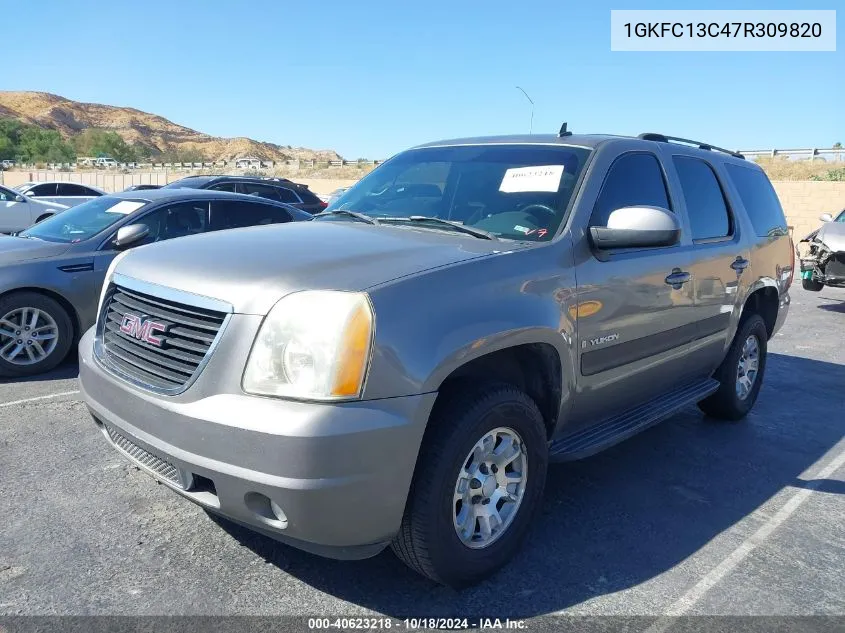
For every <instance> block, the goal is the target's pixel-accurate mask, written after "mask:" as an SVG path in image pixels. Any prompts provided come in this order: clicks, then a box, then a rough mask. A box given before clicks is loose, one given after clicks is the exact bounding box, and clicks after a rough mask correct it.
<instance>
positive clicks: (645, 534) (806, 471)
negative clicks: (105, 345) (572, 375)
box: [0, 280, 845, 630]
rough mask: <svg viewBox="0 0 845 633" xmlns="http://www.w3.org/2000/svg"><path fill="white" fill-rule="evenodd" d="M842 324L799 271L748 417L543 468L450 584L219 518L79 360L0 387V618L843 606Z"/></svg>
mask: <svg viewBox="0 0 845 633" xmlns="http://www.w3.org/2000/svg"><path fill="white" fill-rule="evenodd" d="M796 281H797V280H796ZM843 324H845V291H842V290H831V289H825V290H824V291H823V292H821V293H820V294H814V293H809V292H805V291H803V290H802V289H801V288H800V284H797V287H795V286H793V303H792V309H791V312H790V316H789V319H788V321H787V323H786V326H785V327H784V329H783V330H782V331H781V333H779V334H778V335H777V336H776V337H775V339H774V340H773V341H772V342H771V343H770V347H769V352H770V355H769V361H768V367H767V372H766V376H765V384H764V387H763V391H762V393H761V395H760V399H759V401H758V403H757V406H756V408H755V409H754V411H753V412H752V414H751V415H750V416H749V417H748V419H747V420H745V421H744V422H742V423H739V424H723V423H716V422H713V421H709V420H707V419H705V418H704V417H703V416H702V415H701V414H699V413H698V410H697V409H690V410H688V411H687V412H684V413H683V414H681V415H678V416H676V417H674V418H672V419H671V420H669V421H667V422H665V423H664V424H662V425H660V426H658V427H656V428H653V429H651V430H649V431H647V432H645V433H643V434H641V435H639V436H637V437H635V438H633V439H631V440H629V441H627V442H625V443H623V444H621V445H619V446H617V447H614V448H613V449H611V450H609V451H606V452H605V453H603V454H600V455H598V456H596V457H593V458H591V459H588V460H584V461H582V462H576V463H570V464H565V465H556V466H553V467H552V469H551V473H550V475H549V481H548V485H547V494H546V501H545V507H544V510H543V513H542V516H541V518H540V520H539V521H538V522H537V523H536V525H535V526H534V528H533V531H532V533H531V535H530V539H529V541H528V543H527V544H526V546H525V548H524V549H523V551H522V553H521V555H520V556H519V558H518V559H517V560H516V561H515V562H513V563H512V564H511V565H510V566H509V567H507V568H506V569H505V570H504V571H502V572H500V573H499V574H498V575H496V576H495V577H494V578H492V579H491V580H489V581H487V582H485V583H483V584H481V585H480V586H477V587H474V588H471V589H468V590H465V591H463V592H456V591H453V590H450V589H446V588H442V587H439V586H436V585H433V584H432V583H430V582H428V581H426V580H424V579H422V578H420V577H417V576H416V575H414V574H413V573H411V572H410V571H408V570H407V569H406V568H405V567H404V566H403V565H402V564H401V563H400V562H399V561H398V560H397V559H395V558H394V557H393V556H392V554H390V552H385V553H383V554H381V555H379V556H377V557H376V558H374V559H370V560H367V561H361V562H336V561H330V560H325V559H321V558H317V557H314V556H311V555H308V554H304V553H301V552H298V551H296V550H293V549H290V548H288V547H285V546H282V545H278V544H276V543H275V542H273V541H271V540H269V539H266V538H264V537H261V536H257V535H255V534H252V533H250V532H247V531H245V530H243V529H240V528H236V527H232V526H230V525H227V524H225V523H222V522H220V523H218V522H216V521H215V520H212V519H211V518H209V517H208V516H207V515H206V514H205V513H204V512H203V511H202V510H201V509H200V508H198V507H197V506H195V505H193V504H191V503H190V502H188V501H187V500H185V499H183V498H181V497H179V496H177V495H176V494H174V493H172V492H170V491H169V490H168V489H167V488H166V487H164V486H161V485H156V483H155V482H154V481H153V480H152V479H151V478H150V477H149V476H147V475H146V474H144V473H142V472H140V471H138V470H137V469H136V468H134V467H133V466H131V465H130V464H129V463H128V462H127V461H126V460H125V459H124V458H123V457H121V456H120V455H118V454H117V453H116V452H115V451H114V450H113V449H111V448H110V447H109V446H108V445H107V444H106V442H105V440H104V439H103V437H102V435H101V434H100V432H99V431H97V430H96V428H95V427H94V425H93V423H92V422H91V421H90V419H89V417H88V415H87V413H86V411H85V408H84V405H83V404H82V403H81V402H80V401H79V394H78V393H77V392H76V389H77V386H76V366H75V364H74V363H72V362H69V363H67V364H66V365H65V366H63V367H61V368H59V369H58V370H57V371H54V372H53V373H52V374H51V375H48V376H46V377H43V378H41V379H36V380H28V381H25V382H18V383H4V384H0V614H4V615H16V614H27V615H29V614H75V615H100V614H111V615H118V614H120V615H137V614H183V615H193V614H204V615H235V614H249V615H278V614H295V615H309V616H314V615H318V616H322V615H338V616H353V615H365V614H387V615H391V616H393V617H396V618H405V617H410V616H460V615H483V616H489V617H496V616H498V617H502V618H504V617H511V618H530V617H533V616H539V615H546V614H566V615H595V614H614V615H648V616H664V615H673V614H675V615H677V614H726V615H755V614H765V615H779V614H780V615H812V614H815V615H845V590H843V586H845V584H843V569H845V521H843V517H845V439H843V432H845V424H843V420H845V415H843V411H845V345H843V344H842V338H843ZM38 398H41V399H38ZM21 400H23V401H24V402H18V401H21ZM338 520H342V517H338ZM659 624H660V621H658V622H657V623H656V625H657V629H656V630H660V626H659ZM0 628H2V627H0Z"/></svg>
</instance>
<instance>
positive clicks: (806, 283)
mask: <svg viewBox="0 0 845 633" xmlns="http://www.w3.org/2000/svg"><path fill="white" fill-rule="evenodd" d="M819 219H820V220H821V221H822V222H823V223H824V224H822V225H821V227H820V228H818V229H816V230H815V231H813V232H812V233H810V234H809V235H808V236H807V237H805V238H804V239H803V240H801V243H805V244H808V246H809V247H808V250H807V252H806V253H805V254H804V255H803V256H801V285H802V286H803V288H804V290H810V291H812V292H819V291H820V290H821V289H822V288H824V287H825V286H830V287H831V288H845V210H843V211H841V212H840V213H839V214H838V215H837V216H836V217H835V218H834V217H833V216H832V215H831V214H830V213H823V214H822V215H821V217H820V218H819Z"/></svg>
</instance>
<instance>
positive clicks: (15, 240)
mask: <svg viewBox="0 0 845 633" xmlns="http://www.w3.org/2000/svg"><path fill="white" fill-rule="evenodd" d="M68 248H70V245H69V244H63V243H57V242H44V241H42V240H36V239H27V238H23V237H9V236H8V235H0V266H7V265H9V264H19V263H21V262H26V261H30V260H33V259H44V258H45V257H57V256H59V255H61V254H63V253H65V252H66V251H67V250H68Z"/></svg>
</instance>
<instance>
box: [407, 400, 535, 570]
mask: <svg viewBox="0 0 845 633" xmlns="http://www.w3.org/2000/svg"><path fill="white" fill-rule="evenodd" d="M547 465H548V448H547V443H546V431H545V425H544V423H543V417H542V415H541V414H540V411H539V409H538V408H537V405H536V404H535V403H534V401H533V400H532V399H531V398H530V397H528V396H527V395H526V394H525V393H523V392H522V391H520V390H519V389H516V388H514V387H511V386H508V385H494V386H490V387H486V388H484V389H482V390H480V391H476V392H475V393H472V394H466V395H465V396H461V395H459V396H457V397H451V398H448V397H447V399H446V401H445V402H443V403H442V404H439V405H438V406H437V407H436V408H435V412H434V413H433V415H432V419H431V420H430V421H429V429H428V430H427V431H426V437H425V440H424V441H423V446H422V448H421V450H420V456H419V459H418V461H417V469H416V472H415V473H414V480H413V483H412V485H411V490H410V493H409V495H408V501H407V504H406V508H405V515H404V517H403V519H402V526H401V528H400V531H399V534H397V536H396V538H395V539H394V541H393V543H392V548H393V551H394V552H395V553H396V555H397V556H398V557H399V558H400V559H401V560H402V561H404V562H405V563H406V564H407V565H408V566H409V567H411V568H412V569H414V570H415V571H417V572H419V573H420V574H423V575H424V576H428V577H429V578H431V579H432V580H435V581H436V582H439V583H442V584H445V585H450V586H453V587H462V586H466V585H470V584H473V583H475V582H478V581H480V580H482V579H484V578H485V577H487V576H489V575H490V574H492V573H493V572H494V571H496V570H497V569H498V568H499V567H501V566H502V565H504V564H505V563H507V562H508V561H509V560H510V559H511V558H512V557H513V555H514V554H515V553H516V551H517V549H518V548H519V545H520V544H521V542H522V539H523V537H524V536H525V533H526V531H527V530H528V527H529V525H530V523H531V520H532V518H533V517H534V515H535V513H536V510H537V509H538V507H539V505H540V501H541V499H542V495H543V487H544V485H545V479H546V468H547Z"/></svg>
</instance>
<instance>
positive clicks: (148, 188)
mask: <svg viewBox="0 0 845 633" xmlns="http://www.w3.org/2000/svg"><path fill="white" fill-rule="evenodd" d="M153 189H161V185H149V184H147V185H129V186H128V187H127V188H126V189H124V191H151V190H153Z"/></svg>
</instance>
